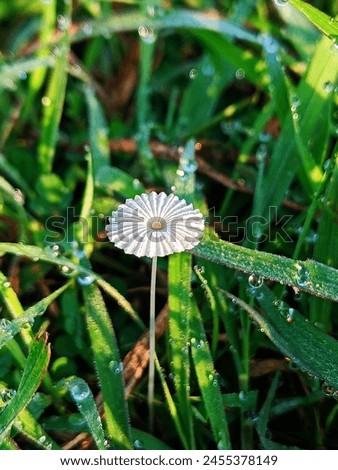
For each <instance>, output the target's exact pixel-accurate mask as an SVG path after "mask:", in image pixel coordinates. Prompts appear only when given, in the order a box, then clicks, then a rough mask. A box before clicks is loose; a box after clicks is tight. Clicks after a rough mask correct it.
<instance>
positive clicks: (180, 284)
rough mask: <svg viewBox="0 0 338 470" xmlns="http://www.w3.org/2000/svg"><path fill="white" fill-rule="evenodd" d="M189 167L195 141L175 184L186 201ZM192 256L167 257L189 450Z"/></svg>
mask: <svg viewBox="0 0 338 470" xmlns="http://www.w3.org/2000/svg"><path fill="white" fill-rule="evenodd" d="M187 165H188V166H189V170H190V167H191V168H193V169H196V168H197V167H196V161H195V141H194V140H190V141H188V142H187V144H186V146H185V148H184V150H183V152H182V153H181V155H180V161H179V165H178V169H177V172H176V173H177V178H176V179H175V187H176V191H177V193H176V194H177V195H178V196H179V197H181V198H184V199H185V200H186V201H187V202H188V203H190V202H192V200H193V195H194V190H195V174H194V171H188V172H185V170H184V168H186V166H187ZM191 263H192V256H191V254H190V253H188V252H183V253H175V254H173V255H170V256H169V262H168V286H169V297H168V301H169V337H170V349H171V359H172V360H171V364H172V373H173V375H174V384H175V389H176V396H177V403H178V411H179V415H180V420H181V423H182V426H183V428H184V433H185V435H186V438H187V441H188V443H189V449H194V448H195V436H194V429H193V419H192V408H191V402H190V393H189V391H190V357H189V340H190V332H189V317H190V307H191V305H190V300H191V299H190V292H191V274H192V268H191Z"/></svg>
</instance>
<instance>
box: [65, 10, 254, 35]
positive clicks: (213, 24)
mask: <svg viewBox="0 0 338 470" xmlns="http://www.w3.org/2000/svg"><path fill="white" fill-rule="evenodd" d="M140 25H142V26H143V27H145V28H147V29H148V30H149V29H152V30H153V31H160V30H165V29H167V28H169V29H197V30H198V29H206V30H210V31H215V32H218V33H220V34H223V35H224V36H227V37H231V38H235V39H240V40H243V41H250V42H254V43H256V42H257V38H256V35H255V34H254V33H252V32H250V31H248V30H247V29H245V28H243V27H241V26H239V25H237V24H234V23H231V22H230V21H227V20H224V19H222V18H211V17H210V15H208V14H207V13H203V12H197V11H191V10H184V9H174V8H173V9H167V10H164V14H163V15H158V16H155V17H154V18H151V17H150V16H148V15H145V14H143V13H139V12H137V11H132V12H130V13H126V14H120V15H113V16H110V15H109V16H107V17H106V18H100V19H99V20H93V21H86V22H85V23H83V24H82V25H80V27H79V28H78V29H77V30H76V31H75V32H74V34H73V35H72V41H74V42H77V41H82V40H86V39H88V38H91V37H95V36H100V35H102V34H103V33H105V34H109V33H118V32H122V31H137V30H138V28H139V27H140Z"/></svg>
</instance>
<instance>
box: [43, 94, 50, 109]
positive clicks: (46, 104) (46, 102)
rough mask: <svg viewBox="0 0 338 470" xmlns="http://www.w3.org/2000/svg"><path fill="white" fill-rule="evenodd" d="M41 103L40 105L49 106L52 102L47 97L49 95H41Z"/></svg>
mask: <svg viewBox="0 0 338 470" xmlns="http://www.w3.org/2000/svg"><path fill="white" fill-rule="evenodd" d="M41 103H42V106H46V107H47V106H50V105H51V103H52V100H51V99H50V98H49V96H43V97H42V98H41Z"/></svg>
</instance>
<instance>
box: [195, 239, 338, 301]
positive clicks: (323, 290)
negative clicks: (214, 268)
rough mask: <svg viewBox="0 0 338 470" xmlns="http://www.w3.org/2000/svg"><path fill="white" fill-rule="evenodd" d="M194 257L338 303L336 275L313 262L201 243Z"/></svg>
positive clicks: (236, 247) (221, 242) (208, 241)
mask: <svg viewBox="0 0 338 470" xmlns="http://www.w3.org/2000/svg"><path fill="white" fill-rule="evenodd" d="M192 252H193V254H194V255H196V256H200V257H201V258H204V259H207V260H209V261H212V262H214V263H220V264H224V265H225V266H228V267H230V268H233V269H238V270H240V271H244V272H246V273H254V274H257V275H259V276H262V277H264V278H266V279H271V280H273V281H277V282H280V283H281V284H287V285H289V286H294V287H295V288H296V289H298V290H302V291H304V292H308V293H309V294H312V295H316V296H318V297H323V298H325V299H330V300H333V301H336V302H337V301H338V272H337V270H336V269H333V268H332V267H330V266H326V265H325V264H321V263H317V262H316V261H313V260H308V261H299V260H293V259H290V258H285V257H284V256H280V255H275V254H271V253H266V252H262V251H261V252H259V251H256V250H251V249H249V248H244V247H242V246H238V245H234V244H232V243H229V242H225V241H211V240H206V239H204V240H202V241H201V243H200V244H199V245H197V247H195V248H194V249H193V250H192Z"/></svg>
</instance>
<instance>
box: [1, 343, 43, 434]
mask: <svg viewBox="0 0 338 470" xmlns="http://www.w3.org/2000/svg"><path fill="white" fill-rule="evenodd" d="M49 356H50V348H49V345H48V344H47V336H44V337H42V338H39V339H36V340H34V341H33V342H32V343H31V348H30V351H29V355H28V357H27V361H26V364H25V368H24V371H23V374H22V378H21V381H20V384H19V388H18V391H17V393H16V395H15V396H14V397H13V398H12V400H11V401H10V405H9V406H6V408H5V409H4V410H3V412H2V413H1V415H0V443H1V442H2V441H3V439H4V438H5V437H6V435H7V432H8V430H9V429H10V426H11V424H12V423H13V421H14V420H15V418H16V417H17V415H18V414H19V413H20V411H21V410H23V409H24V408H25V407H26V406H27V405H28V403H29V402H30V401H31V399H32V397H33V395H34V393H35V392H36V390H37V388H38V387H39V385H40V383H41V381H42V379H43V376H44V374H45V372H46V369H47V366H48V362H49Z"/></svg>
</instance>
